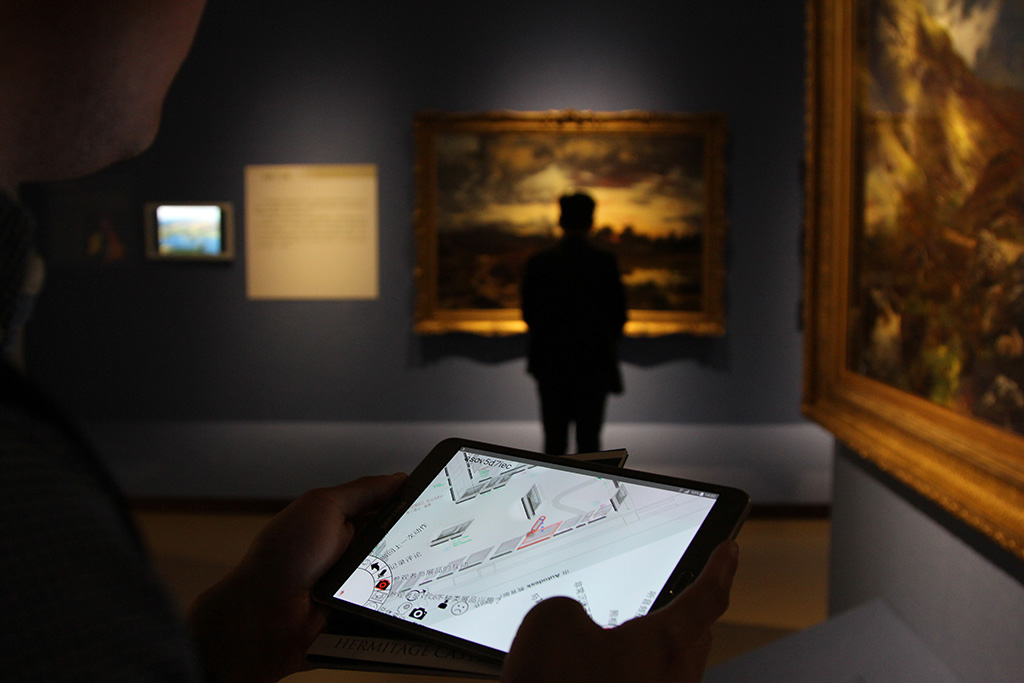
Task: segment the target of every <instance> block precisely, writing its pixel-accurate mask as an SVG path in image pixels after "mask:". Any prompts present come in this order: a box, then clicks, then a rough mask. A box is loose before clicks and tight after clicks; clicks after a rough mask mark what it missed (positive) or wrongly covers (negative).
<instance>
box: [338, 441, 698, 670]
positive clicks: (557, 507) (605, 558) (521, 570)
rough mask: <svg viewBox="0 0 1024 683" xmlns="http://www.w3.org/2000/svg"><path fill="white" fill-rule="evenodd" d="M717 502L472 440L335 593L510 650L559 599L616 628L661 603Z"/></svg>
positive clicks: (685, 490) (695, 493)
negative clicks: (527, 623) (537, 609)
mask: <svg viewBox="0 0 1024 683" xmlns="http://www.w3.org/2000/svg"><path fill="white" fill-rule="evenodd" d="M717 499H718V494H717V493H714V492H709V491H700V490H693V489H688V488H682V487H678V486H672V485H667V484H663V483H658V482H651V481H644V480H639V479H632V478H630V477H628V476H622V477H618V476H614V475H610V474H597V473H594V472H585V471H578V470H576V469H575V468H574V467H573V466H572V465H571V464H570V463H567V464H566V465H565V466H561V465H558V464H548V463H537V462H535V461H530V460H526V459H520V458H517V457H516V456H513V455H507V454H496V453H492V452H489V451H487V450H484V449H480V448H472V447H465V446H464V447H462V448H460V449H459V450H458V451H457V452H455V454H454V456H453V457H451V459H450V460H449V461H448V462H447V464H446V465H445V466H444V467H443V468H442V469H441V470H440V472H439V473H438V474H437V476H436V477H434V479H433V481H431V482H430V483H429V484H428V485H427V486H426V488H425V489H424V490H423V491H422V492H421V493H420V494H419V496H418V497H417V498H416V499H415V501H414V502H413V503H412V504H411V506H409V507H408V508H407V509H406V510H405V512H404V513H403V514H402V515H401V516H400V517H399V518H398V519H397V520H396V522H395V523H394V525H393V526H391V528H390V529H388V530H387V531H386V532H385V534H384V536H383V537H382V539H381V540H380V542H379V543H378V544H377V545H376V547H374V549H373V550H372V551H371V552H370V553H369V554H368V555H367V556H366V557H365V558H363V559H362V561H361V562H360V564H359V567H358V569H356V570H355V571H354V572H353V573H352V574H351V575H350V576H349V577H348V578H347V579H345V580H344V582H343V584H342V585H341V586H340V587H339V588H337V590H336V591H335V592H334V593H333V597H334V598H336V599H339V600H343V601H346V602H349V603H353V604H357V605H362V606H364V607H366V608H369V609H371V610H374V611H376V612H379V613H382V614H386V615H390V616H392V617H396V618H398V619H401V620H404V621H407V622H410V623H412V624H417V625H419V626H423V627H427V628H430V629H433V630H436V631H440V632H442V633H445V634H448V635H450V636H453V637H456V638H460V639H465V640H468V641H471V642H475V643H479V644H481V645H484V646H486V647H489V648H493V649H495V650H499V651H502V652H508V650H509V648H510V646H511V644H512V639H513V637H514V636H515V633H516V630H517V629H518V627H519V624H520V623H521V622H522V619H523V617H524V616H525V615H526V613H527V612H528V611H529V610H530V608H532V607H533V606H534V605H535V604H536V603H538V602H540V601H541V600H544V599H547V598H550V597H554V596H568V597H571V598H574V599H576V600H578V601H579V602H580V603H581V604H582V605H583V607H584V608H585V609H586V611H587V613H588V614H589V615H590V616H591V618H592V619H594V621H596V622H597V623H598V624H600V625H601V626H604V627H613V626H616V625H617V624H620V623H622V622H625V621H627V620H629V619H632V618H634V617H637V616H641V615H644V614H646V613H647V612H648V611H649V609H650V608H651V605H652V604H653V603H654V601H655V599H656V598H657V597H658V595H659V594H660V593H661V591H662V589H663V588H664V586H665V584H666V582H667V581H668V579H669V577H670V576H671V575H672V573H673V571H674V570H675V569H676V567H677V565H678V563H679V561H680V558H681V557H682V556H683V554H684V552H685V551H686V548H687V547H688V546H689V545H690V543H691V541H692V540H693V539H694V536H695V535H696V534H697V531H698V529H699V528H700V526H701V524H702V523H703V522H704V520H705V519H706V518H707V516H708V514H709V513H710V511H711V509H712V507H713V506H714V505H715V503H716V500H717ZM335 585H337V584H335Z"/></svg>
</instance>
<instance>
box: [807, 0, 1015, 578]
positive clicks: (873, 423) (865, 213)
mask: <svg viewBox="0 0 1024 683" xmlns="http://www.w3.org/2000/svg"><path fill="white" fill-rule="evenodd" d="M808 9H809V12H810V24H809V25H810V30H811V34H810V37H809V38H810V39H809V48H810V55H809V65H808V66H809V70H808V74H809V76H808V88H807V91H808V125H809V136H808V140H809V145H808V150H807V165H808V176H807V220H808V224H807V233H808V242H807V279H806V289H805V291H806V303H807V306H806V310H807V312H808V317H807V330H806V332H807V335H806V340H807V343H806V353H805V358H806V380H805V409H806V412H807V413H808V415H810V416H811V417H813V418H814V419H816V420H818V421H819V422H821V423H822V424H823V425H825V426H826V427H828V428H829V429H831V430H832V431H833V432H834V433H835V434H836V435H838V436H839V438H840V439H842V440H843V441H846V442H847V443H848V444H849V445H850V446H852V447H853V448H855V449H856V450H857V451H858V452H860V453H861V454H863V455H864V456H865V457H866V458H868V459H870V460H871V461H873V462H874V463H875V464H877V465H879V466H880V467H882V468H883V469H884V470H886V471H888V472H890V473H891V474H893V475H895V476H896V477H897V478H899V479H901V480H902V481H904V482H905V483H907V484H909V485H910V486H912V487H914V488H915V489H917V490H918V491H919V492H921V493H922V494H924V495H925V496H927V497H929V498H931V499H932V500H934V501H935V502H936V503H938V504H939V505H941V506H942V507H944V508H946V509H947V510H948V511H950V512H951V513H953V514H954V515H955V516H957V517H959V518H960V519H961V520H963V521H964V522H966V523H968V524H970V525H971V526H973V527H974V528H976V529H977V530H979V531H981V532H983V533H985V534H987V535H988V536H989V537H991V538H992V539H994V540H995V541H996V542H997V543H998V544H999V545H1000V546H1002V547H1003V548H1004V549H1006V550H1008V551H1009V552H1011V553H1014V554H1015V555H1016V556H1017V557H1019V558H1024V62H1022V61H1021V58H1020V54H1021V53H1020V35H1021V34H1022V32H1024V2H1022V1H1021V0H1004V1H1002V2H988V1H978V2H948V1H946V0H943V1H941V2H940V1H938V0H875V1H872V2H866V1H856V0H812V1H811V2H810V3H809V4H808Z"/></svg>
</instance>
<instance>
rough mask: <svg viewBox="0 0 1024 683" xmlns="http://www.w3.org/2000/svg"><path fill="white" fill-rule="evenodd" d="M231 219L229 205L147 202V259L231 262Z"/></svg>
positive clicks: (233, 246)
mask: <svg viewBox="0 0 1024 683" xmlns="http://www.w3.org/2000/svg"><path fill="white" fill-rule="evenodd" d="M234 215H235V212H234V205H233V204H232V203H231V202H206V203H197V202H188V203H184V202H178V203H161V202H148V203H147V204H146V207H145V220H144V223H145V228H146V256H147V257H148V258H150V259H155V260H161V261H231V260H233V259H234V257H235V220H234Z"/></svg>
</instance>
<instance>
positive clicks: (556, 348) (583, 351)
mask: <svg viewBox="0 0 1024 683" xmlns="http://www.w3.org/2000/svg"><path fill="white" fill-rule="evenodd" d="M521 294H522V308H523V319H524V320H525V321H526V324H527V325H528V326H529V328H530V336H529V349H528V366H527V370H528V371H529V372H530V374H532V375H533V376H534V377H536V378H537V380H538V381H540V382H547V381H569V382H575V383H580V382H584V383H587V384H588V385H590V386H592V387H593V388H594V389H597V390H604V391H611V392H613V393H618V392H621V391H622V379H621V375H620V373H619V364H618V349H617V341H618V338H619V337H620V336H621V334H622V327H623V325H625V323H626V295H625V290H624V289H623V286H622V281H621V279H620V277H619V266H618V262H617V261H616V259H615V256H614V255H612V254H610V253H608V252H606V251H604V250H601V249H598V248H597V247H594V246H593V245H591V244H590V243H589V242H588V241H587V239H586V238H585V237H580V236H566V237H564V238H563V239H562V240H561V241H560V242H559V243H558V244H557V245H555V246H554V247H552V248H551V249H547V250H544V251H541V252H538V253H537V254H534V255H533V256H532V257H531V258H530V260H529V261H528V262H527V264H526V273H525V275H524V277H523V285H522V292H521Z"/></svg>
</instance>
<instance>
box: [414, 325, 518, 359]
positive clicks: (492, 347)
mask: <svg viewBox="0 0 1024 683" xmlns="http://www.w3.org/2000/svg"><path fill="white" fill-rule="evenodd" d="M416 347H417V348H418V349H419V359H418V362H419V363H420V364H423V365H430V364H431V363H436V362H437V361H439V360H442V359H445V358H450V357H453V356H455V357H461V358H468V359H470V360H475V361H478V362H480V363H488V364H492V365H493V364H498V363H504V362H507V361H511V360H515V359H516V358H525V357H526V335H523V334H517V335H512V336H508V337H484V336H480V335H476V334H463V333H451V334H438V335H420V336H419V337H418V344H417V345H416Z"/></svg>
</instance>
